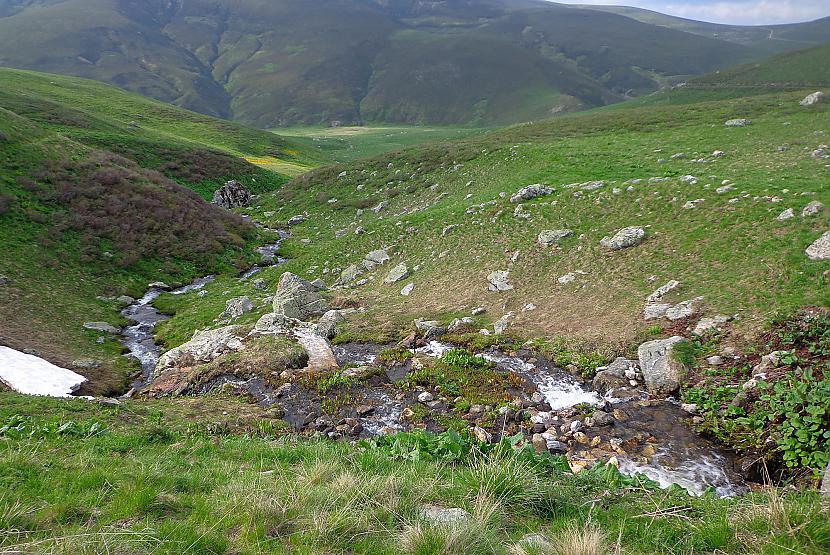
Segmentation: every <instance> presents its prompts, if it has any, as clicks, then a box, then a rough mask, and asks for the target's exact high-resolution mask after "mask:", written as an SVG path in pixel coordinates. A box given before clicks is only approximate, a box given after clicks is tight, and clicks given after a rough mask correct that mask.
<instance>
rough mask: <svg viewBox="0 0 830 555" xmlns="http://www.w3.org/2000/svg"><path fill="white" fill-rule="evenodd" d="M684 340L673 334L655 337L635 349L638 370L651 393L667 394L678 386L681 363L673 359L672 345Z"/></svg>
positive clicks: (681, 372)
mask: <svg viewBox="0 0 830 555" xmlns="http://www.w3.org/2000/svg"><path fill="white" fill-rule="evenodd" d="M682 341H684V339H683V338H682V337H680V336H677V335H675V336H674V337H670V338H668V339H657V340H655V341H648V342H647V343H643V344H642V345H640V347H639V348H638V349H637V355H638V356H639V358H640V370H641V371H642V373H643V377H644V378H645V382H646V387H648V391H649V393H651V394H653V395H669V394H671V393H673V392H675V391H677V389H678V388H679V387H680V380H681V378H682V375H683V371H684V369H683V365H682V364H680V363H679V362H677V361H676V360H674V358H673V356H672V354H673V351H674V347H675V346H676V345H677V344H678V343H681V342H682Z"/></svg>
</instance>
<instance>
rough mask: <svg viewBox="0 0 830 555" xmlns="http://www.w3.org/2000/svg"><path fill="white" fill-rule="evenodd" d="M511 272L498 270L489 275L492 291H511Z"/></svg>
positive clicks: (488, 280)
mask: <svg viewBox="0 0 830 555" xmlns="http://www.w3.org/2000/svg"><path fill="white" fill-rule="evenodd" d="M509 279H510V272H509V271H507V270H497V271H495V272H491V273H490V275H488V276H487V283H489V289H490V291H510V290H511V289H513V285H511V283H510V281H509Z"/></svg>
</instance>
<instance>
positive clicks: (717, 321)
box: [692, 316, 729, 335]
mask: <svg viewBox="0 0 830 555" xmlns="http://www.w3.org/2000/svg"><path fill="white" fill-rule="evenodd" d="M728 321H729V317H728V316H714V317H712V318H701V319H700V321H699V322H698V323H697V325H696V326H695V328H694V329H693V330H692V333H693V334H695V335H706V334H707V333H709V332H711V331H717V330H718V329H719V328H718V326H720V325H721V324H725V323H726V322H728Z"/></svg>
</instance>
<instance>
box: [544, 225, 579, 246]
mask: <svg viewBox="0 0 830 555" xmlns="http://www.w3.org/2000/svg"><path fill="white" fill-rule="evenodd" d="M571 235H573V231H571V230H570V229H546V230H544V231H542V232H540V233H539V237H538V239H537V241H538V242H539V244H540V245H541V246H543V247H550V246H553V245H555V244H557V243H558V242H559V241H561V240H562V239H564V238H565V237H570V236H571Z"/></svg>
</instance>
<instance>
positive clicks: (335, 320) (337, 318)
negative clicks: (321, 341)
mask: <svg viewBox="0 0 830 555" xmlns="http://www.w3.org/2000/svg"><path fill="white" fill-rule="evenodd" d="M345 320H346V317H345V316H344V315H343V313H342V312H341V311H339V310H329V311H328V312H326V313H325V314H323V317H322V318H320V321H319V322H318V323H317V327H316V328H315V331H316V332H317V335H319V336H320V337H325V338H326V339H334V336H336V335H337V324H339V323H341V322H343V321H345Z"/></svg>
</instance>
